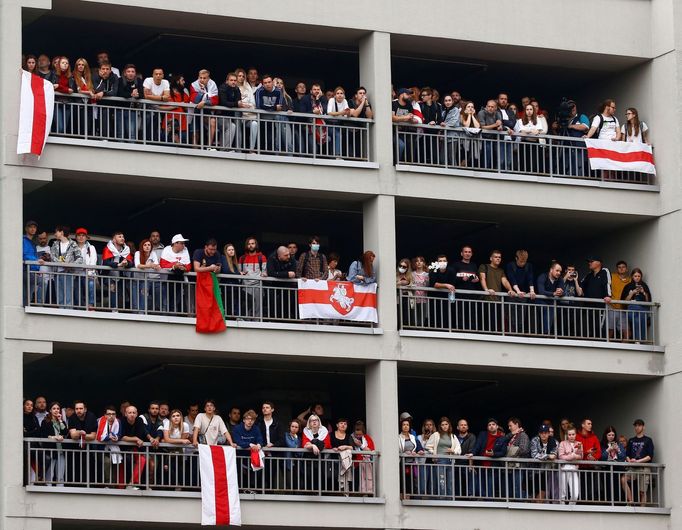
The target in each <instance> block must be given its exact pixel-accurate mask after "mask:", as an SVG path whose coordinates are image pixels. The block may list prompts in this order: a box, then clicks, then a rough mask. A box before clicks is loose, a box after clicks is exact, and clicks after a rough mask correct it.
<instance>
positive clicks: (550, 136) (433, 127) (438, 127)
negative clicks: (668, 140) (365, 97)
mask: <svg viewBox="0 0 682 530" xmlns="http://www.w3.org/2000/svg"><path fill="white" fill-rule="evenodd" d="M393 126H394V127H410V128H413V129H431V130H437V131H450V132H452V131H456V132H463V133H466V132H467V131H471V130H472V129H479V130H480V131H481V133H482V134H484V135H486V136H493V135H497V136H500V137H507V138H513V139H516V138H530V139H536V138H544V139H547V140H562V141H571V142H573V141H585V140H586V139H588V140H597V138H586V137H584V136H560V135H556V134H547V133H545V134H534V135H529V134H519V133H513V134H509V133H508V132H507V131H496V130H491V129H481V128H480V127H461V126H460V127H450V126H448V125H429V124H425V123H407V122H393ZM512 132H513V129H512ZM652 149H653V146H652Z"/></svg>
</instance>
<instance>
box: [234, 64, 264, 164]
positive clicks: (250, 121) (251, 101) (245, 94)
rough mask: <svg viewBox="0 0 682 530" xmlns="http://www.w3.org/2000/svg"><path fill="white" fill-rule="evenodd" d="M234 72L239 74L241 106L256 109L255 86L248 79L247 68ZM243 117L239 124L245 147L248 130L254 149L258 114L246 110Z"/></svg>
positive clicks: (251, 146) (250, 145) (238, 83)
mask: <svg viewBox="0 0 682 530" xmlns="http://www.w3.org/2000/svg"><path fill="white" fill-rule="evenodd" d="M234 73H235V74H237V86H238V87H239V91H240V92H241V94H242V101H241V105H239V106H240V107H241V108H244V109H255V108H256V98H255V97H254V88H253V87H252V86H251V85H250V84H249V83H248V82H247V81H246V70H244V69H243V68H237V69H236V70H235V71H234ZM242 117H243V118H245V120H244V121H242V123H240V124H239V129H240V130H241V133H240V134H241V137H242V138H244V145H243V148H244V149H246V137H247V134H246V131H247V130H248V132H249V134H248V137H249V149H250V150H251V151H253V150H255V149H256V143H257V142H258V122H257V121H256V114H255V113H253V112H245V113H244V114H242ZM239 147H242V146H239Z"/></svg>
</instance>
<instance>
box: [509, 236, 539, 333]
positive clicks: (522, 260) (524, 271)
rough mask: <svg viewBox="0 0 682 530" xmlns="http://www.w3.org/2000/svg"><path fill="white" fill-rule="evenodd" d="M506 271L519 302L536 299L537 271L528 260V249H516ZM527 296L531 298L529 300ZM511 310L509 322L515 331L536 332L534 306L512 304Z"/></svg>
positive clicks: (530, 301)
mask: <svg viewBox="0 0 682 530" xmlns="http://www.w3.org/2000/svg"><path fill="white" fill-rule="evenodd" d="M505 273H506V276H507V279H508V280H509V283H510V284H511V286H512V289H513V290H514V292H515V293H516V303H517V304H523V303H524V302H525V303H532V302H534V301H535V271H534V270H533V264H532V263H529V262H528V251H527V250H523V249H519V250H517V251H516V253H515V255H514V261H510V262H509V263H507V266H506V267H505ZM526 296H528V298H529V299H530V300H529V301H528V300H527V299H526ZM509 311H510V314H509V324H510V326H511V330H512V332H513V333H520V334H523V335H526V334H531V335H532V334H534V333H535V327H536V322H535V316H536V315H535V311H533V308H532V307H528V308H525V306H523V305H522V306H515V305H511V306H510V308H509ZM519 313H520V314H519Z"/></svg>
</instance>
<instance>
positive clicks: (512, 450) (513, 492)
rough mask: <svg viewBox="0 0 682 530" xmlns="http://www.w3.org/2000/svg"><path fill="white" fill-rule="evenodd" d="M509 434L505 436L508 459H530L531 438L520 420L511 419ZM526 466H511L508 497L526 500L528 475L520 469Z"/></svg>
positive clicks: (508, 476)
mask: <svg viewBox="0 0 682 530" xmlns="http://www.w3.org/2000/svg"><path fill="white" fill-rule="evenodd" d="M507 427H509V432H508V433H507V434H506V435H505V446H506V453H505V454H504V455H503V456H506V457H507V458H528V457H530V438H529V437H528V435H527V434H526V432H525V431H524V430H523V425H522V424H521V420H520V419H519V418H515V417H512V418H509V420H508V421H507ZM521 466H524V467H525V466H526V464H511V466H510V467H511V468H512V469H511V473H508V474H507V488H508V489H507V495H508V496H509V497H510V498H511V499H513V500H518V499H525V498H526V497H527V491H526V489H525V487H524V478H525V475H526V473H525V472H524V471H521V470H520V469H518V468H519V467H521Z"/></svg>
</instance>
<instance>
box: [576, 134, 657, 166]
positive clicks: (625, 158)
mask: <svg viewBox="0 0 682 530" xmlns="http://www.w3.org/2000/svg"><path fill="white" fill-rule="evenodd" d="M585 145H586V146H587V157H588V158H589V160H590V169H606V170H610V171H637V172H639V173H650V174H652V175H655V174H656V166H655V165H654V154H653V151H652V149H651V146H650V145H647V144H643V143H638V142H614V141H612V140H592V139H589V138H586V139H585Z"/></svg>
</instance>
